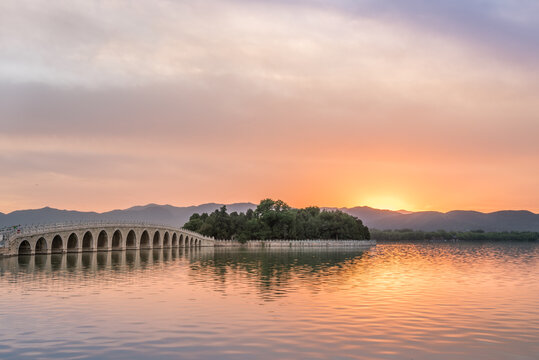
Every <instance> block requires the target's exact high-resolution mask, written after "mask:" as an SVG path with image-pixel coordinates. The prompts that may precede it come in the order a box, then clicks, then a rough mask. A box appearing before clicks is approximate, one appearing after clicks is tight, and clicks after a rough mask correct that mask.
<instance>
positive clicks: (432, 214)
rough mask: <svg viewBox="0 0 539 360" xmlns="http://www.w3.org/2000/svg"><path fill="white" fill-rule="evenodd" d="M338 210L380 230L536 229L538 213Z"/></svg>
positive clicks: (508, 211) (538, 224)
mask: <svg viewBox="0 0 539 360" xmlns="http://www.w3.org/2000/svg"><path fill="white" fill-rule="evenodd" d="M340 210H342V211H344V212H346V213H348V214H350V215H353V216H356V217H358V218H360V219H362V220H363V222H364V223H365V224H367V226H369V227H371V228H375V229H380V230H389V229H413V230H424V231H436V230H447V231H451V230H455V231H466V230H485V231H539V214H534V213H532V212H530V211H510V210H505V211H497V212H492V213H482V212H477V211H461V210H457V211H450V212H447V213H442V212H437V211H421V212H411V213H408V212H406V213H401V212H399V211H390V210H378V209H373V208H369V207H364V206H362V207H354V208H341V209H340Z"/></svg>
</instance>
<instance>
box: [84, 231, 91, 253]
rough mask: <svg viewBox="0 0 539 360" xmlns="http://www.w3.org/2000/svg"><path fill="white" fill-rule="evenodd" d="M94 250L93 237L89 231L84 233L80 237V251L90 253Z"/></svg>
mask: <svg viewBox="0 0 539 360" xmlns="http://www.w3.org/2000/svg"><path fill="white" fill-rule="evenodd" d="M93 249H94V236H93V235H92V232H91V231H86V232H85V233H84V236H83V237H82V251H92V250H93Z"/></svg>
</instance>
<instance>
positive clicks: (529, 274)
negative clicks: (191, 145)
mask: <svg viewBox="0 0 539 360" xmlns="http://www.w3.org/2000/svg"><path fill="white" fill-rule="evenodd" d="M538 274H539V246H538V245H536V244H503V243H495V244H488V243H486V244H449V245H447V244H425V245H422V244H404V245H391V246H388V245H379V246H377V247H376V248H372V249H369V250H366V251H358V250H352V251H351V250H339V249H329V250H328V249H316V248H307V249H295V248H294V249H256V250H255V249H250V250H246V249H243V250H242V249H208V248H199V249H164V250H163V249H160V250H142V251H137V250H129V251H125V252H121V251H117V252H100V253H81V254H66V255H61V254H54V255H37V256H20V257H12V258H5V259H1V260H0V289H2V296H0V358H2V359H4V358H5V359H9V358H17V359H18V358H28V359H34V358H51V359H56V358H74V357H76V358H125V359H137V358H138V359H144V358H148V357H152V358H157V359H158V358H163V359H165V358H203V359H238V358H246V359H247V358H249V359H250V358H259V359H271V358H289V359H302V358H305V359H307V358H309V359H311V358H359V359H380V358H386V359H405V358H414V359H432V358H436V359H455V358H473V359H507V358H519V359H535V358H536V354H537V353H539V348H538V344H539V330H538V329H539V309H538V308H537V306H536V305H537V298H539V277H538Z"/></svg>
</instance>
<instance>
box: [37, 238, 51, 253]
mask: <svg viewBox="0 0 539 360" xmlns="http://www.w3.org/2000/svg"><path fill="white" fill-rule="evenodd" d="M47 249H48V246H47V240H45V238H44V237H40V238H39V239H38V240H37V242H36V251H35V252H36V254H46V253H47Z"/></svg>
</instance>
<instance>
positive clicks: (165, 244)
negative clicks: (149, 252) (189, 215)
mask: <svg viewBox="0 0 539 360" xmlns="http://www.w3.org/2000/svg"><path fill="white" fill-rule="evenodd" d="M163 247H164V248H168V247H170V234H169V233H168V231H165V235H163Z"/></svg>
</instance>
